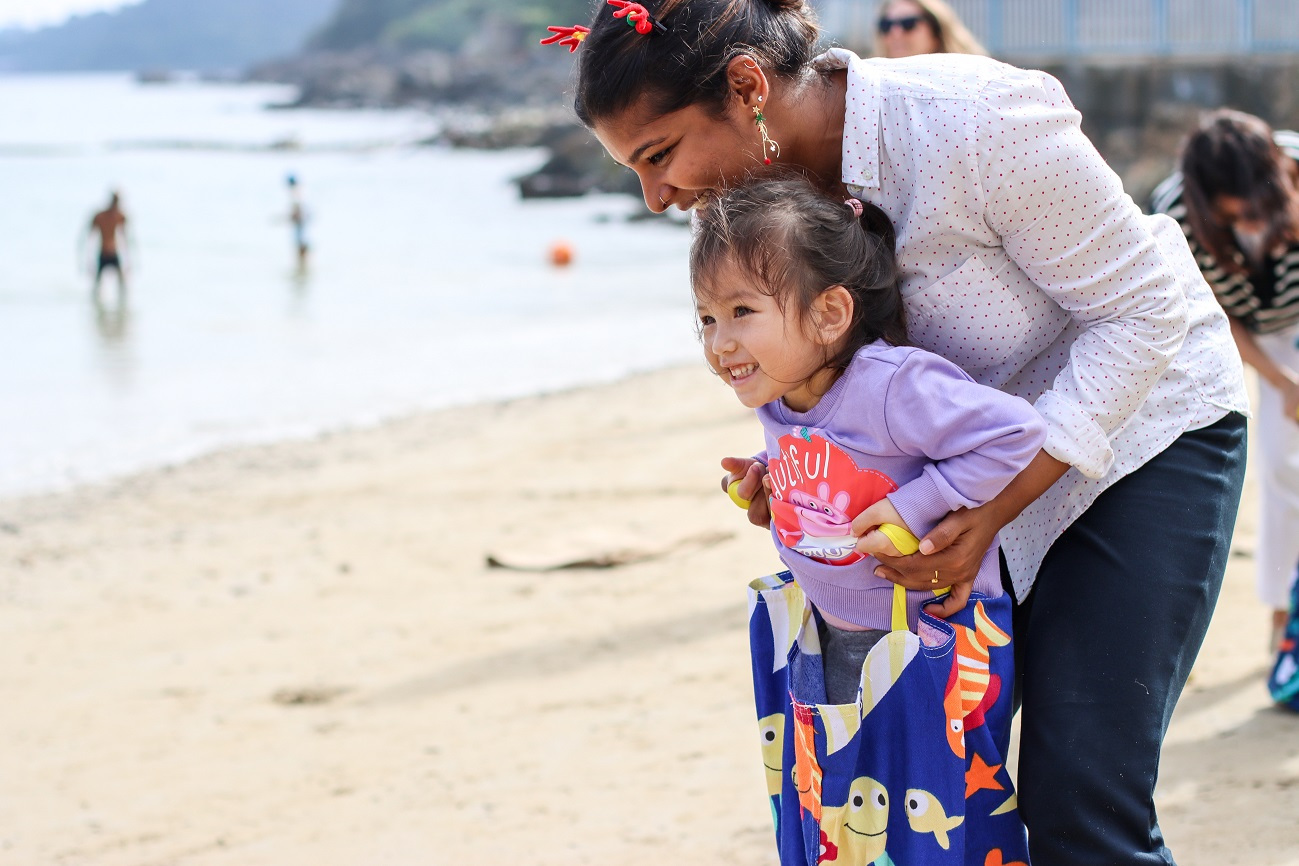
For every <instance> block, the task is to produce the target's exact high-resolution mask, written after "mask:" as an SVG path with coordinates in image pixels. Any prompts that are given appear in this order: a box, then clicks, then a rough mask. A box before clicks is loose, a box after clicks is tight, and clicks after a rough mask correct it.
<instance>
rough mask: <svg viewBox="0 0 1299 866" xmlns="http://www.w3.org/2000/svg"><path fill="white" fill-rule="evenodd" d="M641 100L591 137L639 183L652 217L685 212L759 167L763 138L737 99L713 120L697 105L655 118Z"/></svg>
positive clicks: (599, 124)
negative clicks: (673, 207) (671, 209)
mask: <svg viewBox="0 0 1299 866" xmlns="http://www.w3.org/2000/svg"><path fill="white" fill-rule="evenodd" d="M646 103H647V100H646V99H644V98H642V99H640V100H638V101H637V102H636V103H634V104H633V105H632V106H631V107H630V108H628V109H627V110H626V111H624V112H623V113H622V114H620V115H618V116H617V117H614V118H611V119H608V120H603V121H597V122H596V123H595V124H594V131H595V136H596V138H598V139H599V140H600V143H601V144H602V145H604V148H605V150H607V151H608V152H609V155H610V156H612V157H613V158H614V159H615V160H616V161H618V162H619V163H621V164H623V165H625V166H627V167H628V168H630V169H631V170H632V171H634V172H636V175H637V176H638V177H639V178H640V185H641V191H642V192H643V193H644V195H645V204H646V206H647V207H649V209H650V210H651V211H653V212H654V213H662V212H663V211H665V210H667V209H668V207H669V206H671V205H676V206H677V207H678V208H680V209H681V210H689V209H690V208H691V207H693V206H694V205H695V204H696V203H697V202H698V201H699V200H700V199H701V198H706V197H707V196H708V195H709V194H710V193H713V192H715V191H717V190H719V189H723V188H726V187H728V186H731V185H733V184H737V183H740V182H742V181H743V180H745V179H746V178H748V177H749V176H751V175H752V174H754V173H755V172H757V171H758V170H760V169H762V168H763V163H762V136H761V135H760V134H759V132H758V127H757V124H756V123H755V119H754V117H753V116H752V115H751V114H750V116H748V117H745V116H744V114H743V110H742V107H741V105H740V102H739V100H738V99H734V100H732V102H731V103H729V104H728V107H727V110H726V111H725V112H724V113H723V114H722V116H720V117H717V116H714V115H713V114H711V113H709V112H708V111H706V110H705V109H704V108H702V107H700V106H699V105H690V106H687V107H685V108H682V109H680V110H678V111H674V112H671V113H670V114H662V115H655V114H653V113H652V112H651V111H650V110H649V109H648V108H647V107H646Z"/></svg>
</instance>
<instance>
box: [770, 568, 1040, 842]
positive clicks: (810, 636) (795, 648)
mask: <svg viewBox="0 0 1299 866" xmlns="http://www.w3.org/2000/svg"><path fill="white" fill-rule="evenodd" d="M1010 613H1011V603H1010V598H1009V597H1008V596H1002V597H999V598H988V597H986V596H983V595H981V594H979V593H974V594H972V595H971V597H970V601H969V603H968V604H967V605H966V608H965V610H963V611H961V612H960V613H958V614H956V615H954V616H952V617H951V618H949V619H947V620H943V619H939V618H937V617H934V616H931V615H929V614H927V613H925V612H924V611H923V610H922V611H921V614H920V622H919V625H918V626H917V630H916V632H915V633H913V632H911V631H909V630H907V627H906V615H905V593H904V592H903V591H902V590H901V588H899V589H898V590H897V593H896V594H895V598H894V626H893V630H892V631H891V632H890V633H889V634H888V635H887V636H886V637H885V638H884V639H883V640H881V641H880V642H879V643H878V644H876V645H875V646H874V647H872V648H871V650H870V652H869V653H868V655H867V656H866V660H865V662H863V664H862V675H861V681H860V686H859V691H858V698H857V701H856V702H855V703H852V704H828V703H826V697H825V679H824V673H823V666H822V660H821V650H820V638H819V636H818V628H817V626H818V617H819V614H818V613H817V612H816V610H815V609H814V608H813V607H812V605H811V604H810V603H809V602H808V600H807V598H806V596H805V595H804V593H803V591H802V590H801V589H800V588H799V586H798V584H797V583H795V582H794V580H793V576H792V575H791V574H790V573H789V572H782V573H780V574H777V575H771V576H768V577H763V578H759V579H758V580H756V581H754V582H753V583H752V584H750V586H749V635H750V645H751V650H752V660H753V681H754V697H755V700H756V704H757V714H758V727H759V732H760V735H761V743H762V760H763V766H764V767H765V773H766V779H767V793H768V795H769V797H770V801H771V810H772V818H773V821H774V822H775V827H776V845H777V849H778V850H779V853H780V862H781V864H782V866H818V864H828V866H868V864H869V866H913V864H925V866H949V864H951V866H956V864H961V866H1026V864H1027V863H1028V845H1027V837H1026V834H1025V831H1024V825H1023V823H1022V822H1021V821H1020V819H1019V813H1018V809H1017V806H1016V799H1015V792H1014V789H1013V786H1012V783H1011V780H1010V777H1009V775H1008V774H1007V772H1006V769H1005V763H1006V762H1005V755H1006V752H1007V750H1008V747H1009V742H1008V741H1009V730H1010V712H1011V694H1010V693H1011V686H1012V674H1013V658H1012V656H1013V652H1012V648H1011V646H1010V634H1011V632H1010Z"/></svg>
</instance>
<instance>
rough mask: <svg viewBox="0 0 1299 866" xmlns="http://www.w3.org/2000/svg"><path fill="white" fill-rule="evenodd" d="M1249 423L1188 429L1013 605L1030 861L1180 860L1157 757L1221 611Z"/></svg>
mask: <svg viewBox="0 0 1299 866" xmlns="http://www.w3.org/2000/svg"><path fill="white" fill-rule="evenodd" d="M1244 476H1245V418H1244V417H1243V416H1242V415H1240V414H1237V413H1231V414H1229V415H1227V417H1225V418H1223V419H1222V420H1220V421H1218V422H1216V423H1214V424H1212V425H1210V426H1208V427H1205V428H1203V429H1200V430H1192V431H1190V432H1188V433H1185V434H1183V435H1182V436H1181V437H1180V438H1179V439H1177V440H1176V441H1175V442H1174V443H1173V444H1172V445H1170V446H1169V447H1168V448H1166V449H1165V450H1164V451H1163V452H1161V453H1160V454H1159V455H1158V456H1156V457H1154V458H1153V459H1151V460H1150V461H1149V462H1148V463H1146V464H1145V465H1144V466H1142V467H1141V468H1140V469H1138V470H1136V471H1135V472H1133V473H1131V474H1130V475H1128V476H1127V477H1125V478H1123V479H1122V480H1120V481H1118V482H1116V483H1115V484H1113V485H1112V486H1111V487H1109V488H1108V489H1107V490H1106V491H1105V492H1104V493H1102V494H1101V495H1100V497H1099V498H1097V500H1096V501H1095V503H1094V504H1093V505H1092V506H1091V507H1090V508H1088V509H1087V511H1086V513H1085V514H1083V515H1082V516H1081V517H1080V518H1079V519H1078V520H1077V521H1076V522H1075V523H1074V524H1073V525H1072V526H1070V527H1069V529H1068V530H1066V531H1065V532H1064V534H1063V535H1061V536H1060V538H1059V539H1058V540H1056V542H1055V544H1054V545H1052V547H1051V550H1050V552H1049V553H1048V554H1047V556H1046V558H1045V560H1044V561H1043V563H1042V567H1041V569H1040V570H1039V572H1038V576H1037V580H1036V582H1035V584H1034V586H1033V589H1032V591H1031V592H1030V594H1029V595H1028V597H1027V598H1026V599H1025V600H1024V602H1023V603H1021V604H1019V605H1018V606H1017V607H1016V609H1015V617H1014V626H1015V655H1016V660H1015V666H1016V672H1017V675H1018V683H1017V684H1018V686H1019V697H1020V698H1021V700H1022V708H1021V712H1020V722H1021V729H1020V737H1021V739H1020V763H1019V810H1020V814H1021V816H1022V817H1023V819H1024V823H1025V824H1026V825H1027V826H1028V833H1029V851H1030V855H1031V859H1032V863H1033V866H1084V864H1086V866H1138V864H1142V866H1145V864H1171V863H1173V862H1174V861H1173V857H1172V854H1171V853H1170V852H1169V850H1168V848H1167V846H1165V844H1164V840H1163V835H1162V834H1161V833H1160V830H1159V823H1158V820H1157V819H1156V816H1155V808H1154V799H1153V796H1154V789H1155V780H1156V777H1157V775H1158V771H1159V752H1160V746H1161V744H1162V742H1163V738H1164V734H1165V733H1166V732H1167V730H1168V722H1169V718H1170V717H1171V715H1172V712H1173V707H1174V706H1175V705H1176V703H1177V699H1178V696H1179V695H1180V694H1181V691H1182V687H1183V686H1184V685H1185V684H1186V679H1187V676H1188V675H1189V674H1190V671H1191V664H1192V662H1194V661H1195V656H1196V653H1198V652H1199V650H1200V645H1201V643H1202V642H1203V640H1204V634H1205V631H1206V630H1207V629H1208V626H1209V619H1210V617H1211V616H1212V614H1213V608H1214V604H1215V603H1216V602H1217V599H1218V591H1219V590H1220V589H1221V587H1222V577H1223V574H1224V572H1225V571H1226V566H1227V556H1228V552H1229V548H1230V543H1231V534H1232V529H1233V527H1234V525H1235V522H1236V509H1237V506H1238V505H1239V502H1240V491H1241V485H1242V483H1243V482H1244Z"/></svg>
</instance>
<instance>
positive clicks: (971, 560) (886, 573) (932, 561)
mask: <svg viewBox="0 0 1299 866" xmlns="http://www.w3.org/2000/svg"><path fill="white" fill-rule="evenodd" d="M1002 525H1003V524H1002V522H1001V520H1000V518H998V517H996V516H995V512H994V511H993V510H992V509H990V508H989V507H988V506H987V505H984V506H980V507H979V508H963V509H961V510H960V511H953V512H952V513H951V514H949V515H947V516H946V517H944V518H943V519H942V520H941V521H940V522H939V524H938V525H937V526H935V527H934V528H933V529H931V530H929V532H928V533H927V534H926V535H925V537H924V538H923V539H921V541H920V551H919V552H918V553H913V554H911V555H910V556H891V555H889V553H888V552H886V551H882V550H881V551H878V552H876V551H874V550H872V551H868V552H870V553H871V555H872V556H874V557H875V558H876V559H878V560H879V561H880V564H879V566H877V567H876V569H875V576H876V577H882V578H884V579H885V580H889V581H892V582H893V583H896V584H900V585H902V586H904V587H906V588H907V589H929V590H937V589H943V588H944V587H947V588H949V589H950V590H951V591H950V592H948V593H947V595H946V596H945V597H944V598H943V601H942V603H941V604H939V605H934V606H931V607H928V608H926V610H928V611H929V612H931V613H934V614H937V615H938V616H942V617H947V616H951V615H952V614H954V613H956V612H957V611H958V610H961V609H962V608H964V607H965V603H966V601H967V600H969V598H970V592H971V591H972V590H973V589H974V579H975V578H976V577H977V576H978V574H979V566H980V565H981V564H982V563H983V556H984V554H985V553H987V551H988V548H989V547H990V546H991V545H992V540H993V539H994V538H995V537H996V536H997V531H998V530H999V529H1001V527H1002ZM867 537H869V536H867ZM863 541H865V539H863ZM858 549H862V547H861V546H860V545H859V547H858ZM934 578H937V579H938V580H937V582H935V580H934Z"/></svg>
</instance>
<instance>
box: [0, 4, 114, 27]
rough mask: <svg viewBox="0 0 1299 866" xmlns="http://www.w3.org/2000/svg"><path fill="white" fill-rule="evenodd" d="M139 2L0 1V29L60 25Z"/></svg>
mask: <svg viewBox="0 0 1299 866" xmlns="http://www.w3.org/2000/svg"><path fill="white" fill-rule="evenodd" d="M136 2H139V0H0V27H39V26H41V25H45V24H58V23H59V22H60V21H63V20H65V19H66V18H67V17H68V16H69V15H75V14H77V13H79V12H99V11H100V10H103V9H116V8H117V7H119V6H126V5H129V4H131V3H136Z"/></svg>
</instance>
